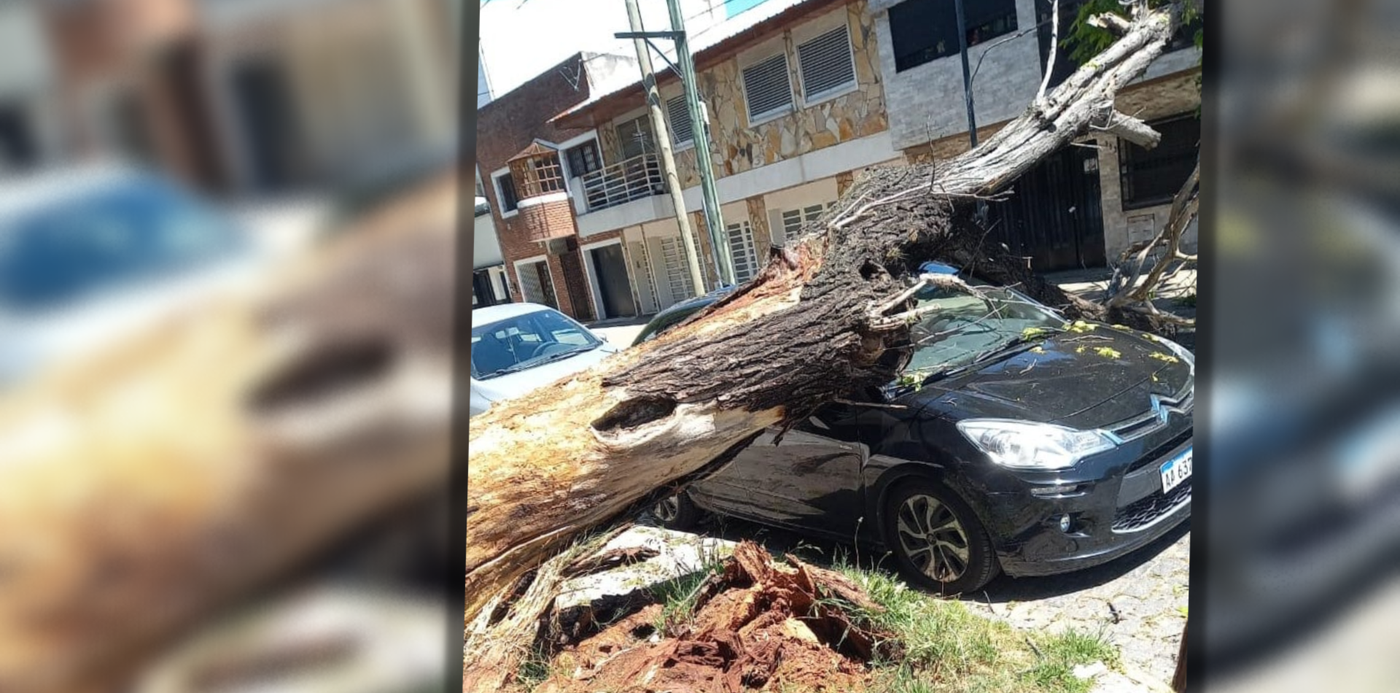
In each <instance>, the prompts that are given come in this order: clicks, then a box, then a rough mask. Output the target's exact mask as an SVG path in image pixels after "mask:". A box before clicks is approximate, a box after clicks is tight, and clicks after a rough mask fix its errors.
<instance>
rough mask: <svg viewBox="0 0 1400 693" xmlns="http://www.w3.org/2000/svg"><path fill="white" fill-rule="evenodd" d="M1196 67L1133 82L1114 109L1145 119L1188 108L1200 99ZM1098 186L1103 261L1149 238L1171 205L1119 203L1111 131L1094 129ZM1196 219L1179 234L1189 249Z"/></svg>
mask: <svg viewBox="0 0 1400 693" xmlns="http://www.w3.org/2000/svg"><path fill="white" fill-rule="evenodd" d="M1199 75H1200V70H1199V68H1198V69H1195V70H1191V71H1188V72H1181V73H1177V74H1175V75H1171V76H1168V77H1165V78H1161V79H1157V80H1153V81H1150V82H1144V83H1141V84H1138V85H1134V86H1133V87H1131V88H1129V89H1128V90H1126V91H1124V92H1123V93H1121V94H1119V95H1118V98H1117V100H1116V101H1115V104H1116V105H1117V107H1118V110H1120V111H1122V112H1124V113H1132V114H1135V115H1137V117H1139V118H1141V119H1143V120H1145V121H1149V122H1150V121H1153V120H1157V119H1160V118H1165V117H1168V116H1173V115H1177V114H1181V113H1189V112H1192V111H1195V110H1196V109H1198V108H1199V107H1200V105H1201V92H1200V87H1199V85H1197V83H1196V79H1197V77H1198V76H1199ZM1094 139H1095V140H1096V142H1097V144H1098V147H1099V188H1100V191H1101V193H1102V198H1101V199H1102V200H1103V227H1104V250H1105V251H1106V253H1107V256H1108V260H1109V262H1115V261H1116V260H1117V259H1118V257H1119V256H1120V255H1121V254H1122V253H1123V251H1124V250H1125V249H1126V248H1128V247H1129V246H1131V245H1132V244H1134V243H1137V242H1139V241H1147V240H1151V239H1152V238H1153V237H1154V236H1155V235H1156V234H1157V232H1158V231H1160V230H1161V227H1162V224H1164V223H1166V221H1167V217H1168V216H1169V215H1170V214H1171V205H1170V204H1162V205H1155V206H1152V207H1144V208H1140V209H1130V210H1125V209H1123V188H1122V179H1121V178H1120V177H1119V165H1118V147H1119V146H1120V143H1119V141H1118V138H1117V137H1114V136H1112V135H1098V136H1095V138H1094ZM1196 226H1197V225H1196V224H1194V223H1193V224H1191V226H1190V227H1188V228H1187V230H1186V233H1185V234H1183V236H1182V239H1181V242H1182V247H1183V250H1185V251H1187V252H1195V249H1196V244H1197V236H1196Z"/></svg>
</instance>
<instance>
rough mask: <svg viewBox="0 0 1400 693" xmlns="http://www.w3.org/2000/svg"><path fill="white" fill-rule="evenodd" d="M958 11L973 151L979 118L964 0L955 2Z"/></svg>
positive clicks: (959, 40) (965, 97) (965, 92)
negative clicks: (974, 98)
mask: <svg viewBox="0 0 1400 693" xmlns="http://www.w3.org/2000/svg"><path fill="white" fill-rule="evenodd" d="M954 4H955V5H956V7H957V11H958V51H959V52H960V53H962V69H963V99H964V100H965V101H966V102H967V134H968V136H969V137H971V138H972V147H973V149H976V148H977V116H976V115H975V114H974V113H973V110H972V73H971V71H970V70H969V69H968V66H967V19H966V17H965V15H964V14H963V0H954Z"/></svg>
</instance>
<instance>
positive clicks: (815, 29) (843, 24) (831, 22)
mask: <svg viewBox="0 0 1400 693" xmlns="http://www.w3.org/2000/svg"><path fill="white" fill-rule="evenodd" d="M840 28H845V30H846V55H847V56H848V57H849V58H850V61H851V81H850V82H848V83H846V84H843V85H840V86H836V87H832V88H830V89H827V90H826V91H824V92H819V93H817V94H811V95H809V94H808V93H807V84H806V81H805V78H804V77H803V74H802V54H801V52H800V47H801V46H802V45H803V44H805V43H809V42H811V41H812V40H813V39H815V38H817V37H819V36H822V35H824V34H826V33H829V32H831V31H834V30H836V29H840ZM792 51H793V60H796V61H797V81H798V82H799V87H800V88H799V91H800V92H801V97H802V107H803V108H808V107H811V106H816V105H819V104H822V103H825V102H827V101H830V100H832V99H835V98H838V97H841V96H845V95H846V94H849V93H851V92H853V91H856V90H857V89H860V73H859V72H857V71H856V46H855V43H854V41H852V39H851V24H850V22H849V21H847V18H846V10H845V8H844V7H843V8H841V9H840V10H839V11H837V12H834V13H832V14H830V15H827V16H825V17H821V18H818V19H816V20H814V21H812V22H809V23H808V24H806V25H804V26H800V27H797V28H796V29H793V31H792Z"/></svg>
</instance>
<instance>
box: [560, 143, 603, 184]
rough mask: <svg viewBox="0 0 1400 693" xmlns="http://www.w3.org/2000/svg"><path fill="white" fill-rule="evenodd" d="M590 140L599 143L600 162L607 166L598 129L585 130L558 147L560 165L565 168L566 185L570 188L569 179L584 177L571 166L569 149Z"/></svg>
mask: <svg viewBox="0 0 1400 693" xmlns="http://www.w3.org/2000/svg"><path fill="white" fill-rule="evenodd" d="M590 140H591V141H593V142H596V143H597V147H598V163H600V164H603V165H604V166H606V164H604V160H603V143H602V142H599V141H598V131H597V130H590V131H589V132H585V133H583V134H582V135H579V136H578V137H574V138H571V139H567V140H564V141H563V142H560V143H559V145H558V146H557V147H556V148H557V149H558V150H559V165H560V166H562V167H563V169H564V187H565V188H568V185H569V181H570V180H572V179H574V178H581V177H583V174H581V173H575V172H574V169H573V167H571V166H569V154H568V152H569V150H570V149H573V148H574V147H577V146H579V145H581V144H586V143H587V142H589V141H590Z"/></svg>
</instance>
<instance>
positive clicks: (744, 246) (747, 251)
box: [726, 221, 758, 284]
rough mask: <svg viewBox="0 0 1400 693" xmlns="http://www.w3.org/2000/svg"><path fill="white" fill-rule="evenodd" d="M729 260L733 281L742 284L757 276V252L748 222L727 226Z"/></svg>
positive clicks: (751, 228)
mask: <svg viewBox="0 0 1400 693" xmlns="http://www.w3.org/2000/svg"><path fill="white" fill-rule="evenodd" d="M726 231H727V232H728V234H727V235H728V236H729V258H730V259H731V260H733V261H734V281H735V282H736V283H739V284H742V283H744V282H746V281H748V280H750V279H753V277H754V275H755V274H758V251H757V250H756V249H755V248H754V243H753V226H752V225H751V224H749V222H748V221H742V222H740V223H738V224H729V225H728V226H727V227H726Z"/></svg>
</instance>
